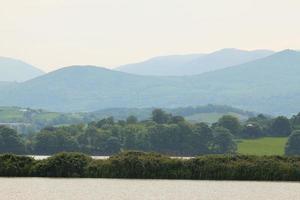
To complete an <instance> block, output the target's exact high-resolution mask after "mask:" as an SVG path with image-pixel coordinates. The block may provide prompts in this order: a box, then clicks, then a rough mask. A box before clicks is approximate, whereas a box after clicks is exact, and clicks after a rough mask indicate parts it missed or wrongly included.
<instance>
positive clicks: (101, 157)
mask: <svg viewBox="0 0 300 200" xmlns="http://www.w3.org/2000/svg"><path fill="white" fill-rule="evenodd" d="M27 156H29V157H32V158H34V159H35V160H44V159H47V158H49V157H50V156H40V155H27ZM91 157H92V158H93V159H96V160H99V159H101V160H103V159H108V158H109V156H91ZM171 158H180V159H191V158H193V157H171Z"/></svg>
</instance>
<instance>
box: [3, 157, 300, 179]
mask: <svg viewBox="0 0 300 200" xmlns="http://www.w3.org/2000/svg"><path fill="white" fill-rule="evenodd" d="M0 176H9V177H26V176H32V177H91V178H140V179H194V180H264V181H300V158H298V157H283V156H262V157H259V156H244V155H237V156H229V155H211V156H201V157H197V158H193V159H188V160H184V159H171V158H170V157H166V156H163V155H160V154H156V153H142V152H125V153H121V154H118V155H115V156H112V157H110V158H109V159H107V160H93V159H92V158H91V157H89V156H86V155H84V154H80V153H60V154H56V155H54V156H52V157H50V158H48V159H45V160H34V159H32V158H29V157H24V156H15V155H11V154H6V155H1V156H0Z"/></svg>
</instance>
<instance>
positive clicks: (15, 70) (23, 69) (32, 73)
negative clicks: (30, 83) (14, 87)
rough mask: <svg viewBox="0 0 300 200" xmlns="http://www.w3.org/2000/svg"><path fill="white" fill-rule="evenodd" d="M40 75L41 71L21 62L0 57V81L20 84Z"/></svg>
mask: <svg viewBox="0 0 300 200" xmlns="http://www.w3.org/2000/svg"><path fill="white" fill-rule="evenodd" d="M42 74H44V72H43V71H41V70H39V69H37V68H35V67H33V66H32V65H30V64H27V63H25V62H23V61H20V60H16V59H12V58H6V57H0V81H7V82H13V81H17V82H22V81H26V80H29V79H32V78H35V77H37V76H40V75H42Z"/></svg>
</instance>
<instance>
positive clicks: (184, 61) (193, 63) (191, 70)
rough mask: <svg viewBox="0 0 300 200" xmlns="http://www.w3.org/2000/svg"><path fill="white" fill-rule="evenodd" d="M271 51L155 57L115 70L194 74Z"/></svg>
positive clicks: (252, 58) (161, 74)
mask: <svg viewBox="0 0 300 200" xmlns="http://www.w3.org/2000/svg"><path fill="white" fill-rule="evenodd" d="M273 53H274V52H273V51H269V50H255V51H244V50H239V49H222V50H220V51H216V52H213V53H210V54H191V55H173V56H162V57H155V58H152V59H149V60H146V61H144V62H141V63H135V64H129V65H124V66H121V67H119V68H117V70H119V71H123V72H127V73H132V74H139V75H156V76H182V75H196V74H201V73H204V72H209V71H214V70H218V69H222V68H226V67H230V66H234V65H239V64H242V63H246V62H249V61H253V60H257V59H260V58H263V57H267V56H269V55H271V54H273Z"/></svg>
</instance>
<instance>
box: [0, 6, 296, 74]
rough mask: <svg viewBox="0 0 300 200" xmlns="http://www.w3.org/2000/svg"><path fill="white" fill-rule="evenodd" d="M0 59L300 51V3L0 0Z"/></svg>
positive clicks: (85, 60) (44, 64) (67, 60)
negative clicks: (231, 50) (234, 50)
mask: <svg viewBox="0 0 300 200" xmlns="http://www.w3.org/2000/svg"><path fill="white" fill-rule="evenodd" d="M0 3H1V7H0V34H1V35H0V56H8V57H14V58H19V59H22V60H25V61H27V62H29V63H31V64H33V65H35V66H37V67H39V68H41V69H43V70H45V71H51V70H54V69H56V68H59V67H63V66H68V65H73V64H93V65H99V66H106V67H113V66H117V65H119V64H125V63H130V62H136V61H141V60H144V59H147V58H149V57H152V56H157V55H168V54H186V53H197V52H204V53H205V52H211V51H214V50H218V49H221V48H225V47H233V48H241V49H248V50H252V49H261V48H263V49H273V50H282V49H286V48H291V49H300V21H299V20H300V12H299V10H300V1H299V0H24V1H23V0H22V1H20V0H0Z"/></svg>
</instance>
